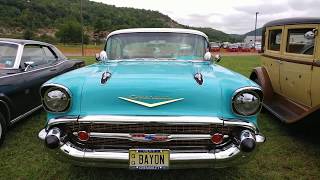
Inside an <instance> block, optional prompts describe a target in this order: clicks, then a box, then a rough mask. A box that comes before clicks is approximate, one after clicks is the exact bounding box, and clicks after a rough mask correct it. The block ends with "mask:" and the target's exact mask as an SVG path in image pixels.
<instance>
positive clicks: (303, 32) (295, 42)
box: [286, 28, 315, 55]
mask: <svg viewBox="0 0 320 180" xmlns="http://www.w3.org/2000/svg"><path fill="white" fill-rule="evenodd" d="M310 33H311V34H312V33H313V29H312V28H306V29H289V30H288V37H287V38H288V40H287V49H286V50H287V52H289V53H295V54H306V55H313V51H314V42H315V39H314V37H310V36H308V34H310Z"/></svg>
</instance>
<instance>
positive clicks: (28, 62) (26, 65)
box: [24, 61, 34, 71]
mask: <svg viewBox="0 0 320 180" xmlns="http://www.w3.org/2000/svg"><path fill="white" fill-rule="evenodd" d="M33 64H34V62H33V61H27V62H25V63H24V67H25V68H24V71H28V70H29V69H30V68H32V67H33Z"/></svg>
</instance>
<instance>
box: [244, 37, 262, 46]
mask: <svg viewBox="0 0 320 180" xmlns="http://www.w3.org/2000/svg"><path fill="white" fill-rule="evenodd" d="M261 39H262V36H256V41H257V42H261ZM244 42H245V43H249V44H250V43H254V36H246V38H244Z"/></svg>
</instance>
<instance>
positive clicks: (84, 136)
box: [78, 131, 90, 141]
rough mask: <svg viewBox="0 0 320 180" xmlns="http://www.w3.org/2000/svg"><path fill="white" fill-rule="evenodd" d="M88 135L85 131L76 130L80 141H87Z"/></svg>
mask: <svg viewBox="0 0 320 180" xmlns="http://www.w3.org/2000/svg"><path fill="white" fill-rule="evenodd" d="M89 137H90V135H89V133H87V132H86V131H79V132H78V139H79V140H80V141H88V140H89Z"/></svg>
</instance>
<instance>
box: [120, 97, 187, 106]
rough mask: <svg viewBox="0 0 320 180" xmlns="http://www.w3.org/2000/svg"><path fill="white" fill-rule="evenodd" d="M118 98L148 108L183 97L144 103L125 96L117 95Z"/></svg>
mask: <svg viewBox="0 0 320 180" xmlns="http://www.w3.org/2000/svg"><path fill="white" fill-rule="evenodd" d="M118 98H119V99H122V100H125V101H129V102H132V103H135V104H139V105H141V106H145V107H148V108H153V107H157V106H161V105H165V104H169V103H173V102H177V101H181V100H183V99H184V98H179V99H171V100H168V101H162V102H157V103H146V102H142V101H137V100H134V99H130V98H125V97H118Z"/></svg>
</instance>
